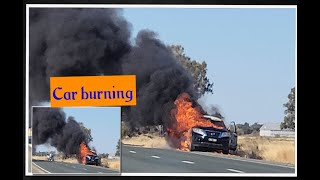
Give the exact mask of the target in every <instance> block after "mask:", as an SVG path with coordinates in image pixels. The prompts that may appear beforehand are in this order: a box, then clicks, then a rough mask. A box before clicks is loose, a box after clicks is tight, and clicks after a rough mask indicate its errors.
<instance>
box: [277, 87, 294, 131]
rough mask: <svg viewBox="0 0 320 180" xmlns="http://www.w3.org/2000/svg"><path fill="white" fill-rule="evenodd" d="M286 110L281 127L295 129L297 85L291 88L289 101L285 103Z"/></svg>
mask: <svg viewBox="0 0 320 180" xmlns="http://www.w3.org/2000/svg"><path fill="white" fill-rule="evenodd" d="M283 106H284V107H285V108H286V110H285V111H284V114H285V116H284V119H283V122H282V123H281V125H280V127H281V129H295V110H296V106H295V87H293V88H291V91H290V93H289V95H288V102H287V103H286V104H284V105H283Z"/></svg>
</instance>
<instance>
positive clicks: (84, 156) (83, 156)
mask: <svg viewBox="0 0 320 180" xmlns="http://www.w3.org/2000/svg"><path fill="white" fill-rule="evenodd" d="M79 162H80V163H82V164H85V165H96V166H101V158H100V157H99V156H98V155H97V153H96V152H95V151H93V150H90V149H89V148H88V146H87V145H86V144H85V143H81V144H80V154H79Z"/></svg>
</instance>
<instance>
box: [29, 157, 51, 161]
mask: <svg viewBox="0 0 320 180" xmlns="http://www.w3.org/2000/svg"><path fill="white" fill-rule="evenodd" d="M32 160H40V161H47V160H48V159H47V156H32Z"/></svg>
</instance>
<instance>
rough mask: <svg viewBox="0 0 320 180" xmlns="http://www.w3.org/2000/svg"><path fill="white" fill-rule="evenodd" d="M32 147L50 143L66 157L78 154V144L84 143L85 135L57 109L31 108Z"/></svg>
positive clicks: (73, 121)
mask: <svg viewBox="0 0 320 180" xmlns="http://www.w3.org/2000/svg"><path fill="white" fill-rule="evenodd" d="M32 125H33V126H32V144H33V146H36V145H39V144H44V143H50V145H51V146H54V147H56V148H57V150H58V151H60V152H64V153H65V154H66V155H71V154H78V153H79V145H80V143H82V142H84V143H87V142H86V135H85V134H84V132H83V131H82V129H81V127H80V126H79V124H78V123H77V122H76V121H75V120H74V119H73V117H68V118H67V119H66V114H65V113H64V112H63V111H62V109H59V108H47V107H43V108H42V107H41V108H33V114H32Z"/></svg>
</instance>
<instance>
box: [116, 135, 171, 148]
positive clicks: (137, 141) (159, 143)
mask: <svg viewBox="0 0 320 180" xmlns="http://www.w3.org/2000/svg"><path fill="white" fill-rule="evenodd" d="M122 143H123V144H127V145H135V146H141V147H148V148H167V147H168V145H167V142H166V140H165V138H164V137H159V136H155V135H149V134H143V135H140V136H134V137H131V138H123V139H122Z"/></svg>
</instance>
